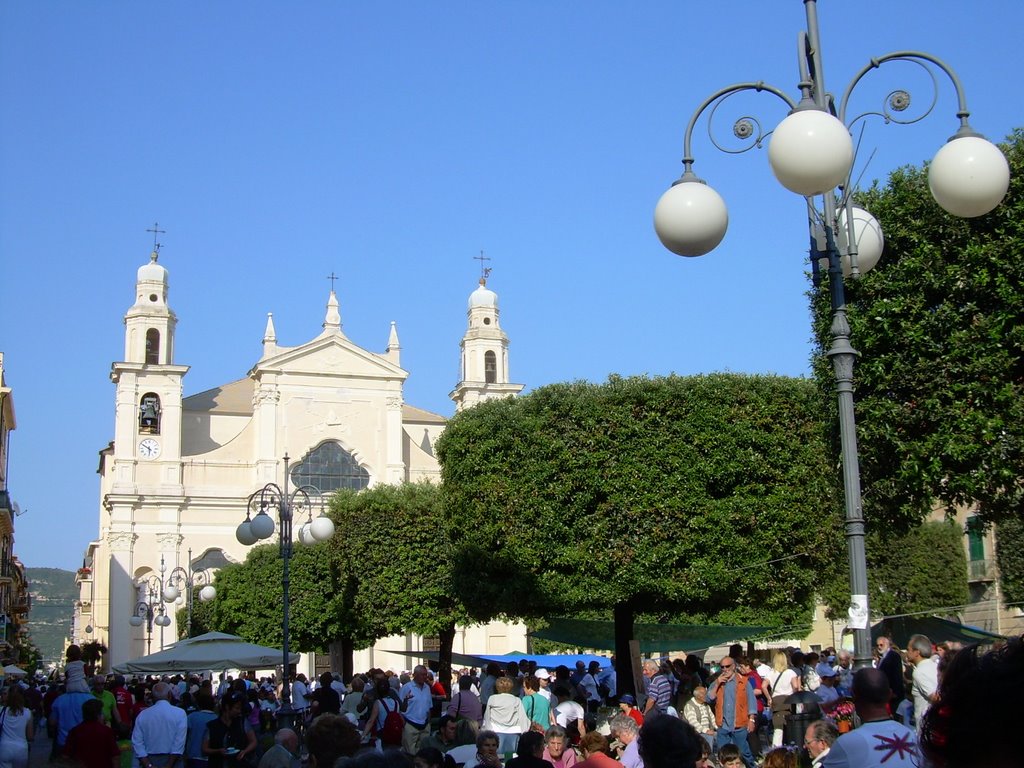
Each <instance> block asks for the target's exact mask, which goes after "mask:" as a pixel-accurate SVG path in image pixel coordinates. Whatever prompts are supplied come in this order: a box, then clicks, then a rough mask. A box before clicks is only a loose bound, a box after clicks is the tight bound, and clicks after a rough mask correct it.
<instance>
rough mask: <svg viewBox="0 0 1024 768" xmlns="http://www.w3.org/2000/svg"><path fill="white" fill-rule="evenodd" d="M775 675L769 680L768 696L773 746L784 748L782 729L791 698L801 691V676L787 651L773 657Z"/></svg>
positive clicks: (777, 652)
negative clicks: (770, 708) (791, 662)
mask: <svg viewBox="0 0 1024 768" xmlns="http://www.w3.org/2000/svg"><path fill="white" fill-rule="evenodd" d="M772 670H773V674H772V675H771V678H770V679H769V680H768V683H769V685H768V695H769V696H770V697H771V702H772V728H773V731H772V746H775V747H781V746H782V729H783V727H784V726H785V725H786V713H787V712H788V711H789V697H790V696H792V695H793V694H794V693H796V692H797V691H799V690H800V675H799V673H797V671H796V670H795V669H793V667H792V666H791V665H790V663H789V656H787V655H786V652H785V651H776V652H775V655H774V656H773V657H772Z"/></svg>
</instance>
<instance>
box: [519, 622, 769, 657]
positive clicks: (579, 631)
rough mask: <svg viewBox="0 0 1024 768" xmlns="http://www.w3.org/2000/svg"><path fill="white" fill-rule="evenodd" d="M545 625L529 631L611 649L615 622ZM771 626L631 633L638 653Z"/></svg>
mask: <svg viewBox="0 0 1024 768" xmlns="http://www.w3.org/2000/svg"><path fill="white" fill-rule="evenodd" d="M547 621H548V626H546V627H545V628H544V629H537V630H534V631H533V632H531V633H530V634H531V635H533V636H534V637H540V638H543V639H544V640H551V641H553V642H556V643H563V644H565V645H569V646H572V647H575V648H596V649H598V650H608V651H614V650H615V624H614V623H613V622H611V621H592V620H588V619H548V620H547ZM772 631H773V629H772V628H771V627H754V626H733V625H727V624H636V625H634V627H633V636H634V637H635V638H636V640H637V641H638V642H639V643H640V652H641V653H655V652H658V651H698V650H703V649H705V648H711V647H712V646H715V645H723V644H725V643H735V642H739V641H740V640H746V639H752V638H755V637H758V636H761V635H765V634H767V633H769V632H772Z"/></svg>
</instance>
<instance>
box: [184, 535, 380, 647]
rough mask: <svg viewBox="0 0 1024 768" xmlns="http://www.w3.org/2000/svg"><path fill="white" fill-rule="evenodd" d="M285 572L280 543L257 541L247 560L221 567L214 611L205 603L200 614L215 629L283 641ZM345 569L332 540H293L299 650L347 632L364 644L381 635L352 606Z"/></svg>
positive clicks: (294, 630)
mask: <svg viewBox="0 0 1024 768" xmlns="http://www.w3.org/2000/svg"><path fill="white" fill-rule="evenodd" d="M282 572H283V563H282V560H281V556H280V554H279V552H278V545H277V544H267V545H262V546H257V547H253V548H252V549H250V550H249V554H248V555H247V556H246V559H245V562H244V563H236V564H231V565H228V566H226V567H224V568H223V569H221V570H220V572H218V573H217V577H216V580H215V582H214V586H216V588H217V599H216V600H214V601H213V602H212V603H209V604H208V605H209V606H210V607H211V609H212V610H210V611H209V612H207V611H206V609H205V606H204V608H202V609H200V612H199V614H198V617H199V620H200V621H201V622H203V623H205V624H206V626H207V627H209V628H211V629H216V630H218V631H221V632H230V633H232V634H236V635H238V636H240V637H242V638H244V639H246V640H248V641H250V642H254V643H260V644H263V645H281V644H282V643H283V640H284V638H283V632H282V619H283V611H282V610H281V607H282V605H283V602H284V600H283V592H282V585H281V575H282ZM344 573H345V569H344V568H342V567H341V564H339V563H338V562H336V561H334V560H333V559H332V557H331V550H330V549H329V544H328V543H327V542H321V543H318V544H315V545H313V546H309V547H306V546H300V545H298V544H296V545H295V546H294V548H293V551H292V559H291V561H290V567H289V581H290V584H289V598H290V599H289V634H290V645H291V647H292V648H293V649H294V650H295V651H306V652H313V651H320V652H323V651H326V650H327V648H328V647H329V645H330V644H331V643H332V642H333V641H335V640H340V639H342V638H348V639H351V640H352V641H353V642H354V643H355V644H356V647H360V648H362V647H366V646H368V645H370V644H371V643H372V642H373V641H374V640H376V639H377V637H378V636H379V635H375V634H374V633H373V631H372V628H370V627H369V626H368V625H367V623H365V622H362V621H359V620H358V616H357V615H356V614H353V613H352V612H351V610H349V608H348V606H349V603H350V600H351V592H350V589H349V585H348V584H347V583H346V581H345V578H344ZM197 602H198V601H197ZM195 608H196V606H195V605H194V606H193V625H195V623H196V619H197V614H196V610H195ZM193 629H194V630H195V626H194V627H193Z"/></svg>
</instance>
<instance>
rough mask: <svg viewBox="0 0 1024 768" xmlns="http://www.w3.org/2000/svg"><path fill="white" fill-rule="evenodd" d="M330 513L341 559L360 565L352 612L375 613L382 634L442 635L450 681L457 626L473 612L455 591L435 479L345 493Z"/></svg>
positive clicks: (444, 670)
mask: <svg viewBox="0 0 1024 768" xmlns="http://www.w3.org/2000/svg"><path fill="white" fill-rule="evenodd" d="M330 514H331V517H332V518H333V519H334V521H335V525H336V526H337V528H338V531H339V532H340V533H339V535H337V536H335V538H334V540H333V541H332V542H331V544H330V546H331V547H332V550H333V552H334V558H333V559H335V560H336V561H340V562H347V563H353V564H354V565H355V568H354V571H355V572H356V573H357V574H358V575H357V577H356V578H355V579H354V592H353V604H352V611H353V612H354V613H356V614H358V615H360V616H362V617H364V618H372V620H373V621H374V623H375V624H376V628H377V631H378V632H379V634H380V635H381V636H385V635H390V634H404V633H407V632H413V633H416V634H420V635H425V636H428V637H436V638H437V639H438V643H439V649H440V651H439V652H440V664H439V674H438V679H439V680H440V681H441V682H442V684H444V685H446V686H447V685H448V683H449V681H450V680H451V654H452V642H453V640H454V638H455V626H456V624H465V623H467V622H468V621H470V616H469V614H468V613H467V611H466V608H465V606H464V605H463V604H462V601H461V600H460V599H459V597H458V595H457V594H456V592H455V589H454V583H453V577H452V564H453V554H454V549H453V546H452V542H451V538H450V536H449V535H448V530H447V529H448V525H447V519H446V517H445V515H444V513H443V509H442V506H441V495H440V489H439V488H438V486H437V485H435V484H433V483H428V482H420V483H403V484H401V485H386V484H380V485H375V486H373V487H372V488H368V489H366V490H363V491H360V492H358V493H356V492H354V491H339V492H338V493H336V494H335V495H334V496H333V498H332V499H331V511H330Z"/></svg>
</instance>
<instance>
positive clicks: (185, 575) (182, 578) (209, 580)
mask: <svg viewBox="0 0 1024 768" xmlns="http://www.w3.org/2000/svg"><path fill="white" fill-rule="evenodd" d="M160 564H161V566H162V565H163V555H161V556H160ZM195 587H202V589H200V590H199V599H200V600H201V601H203V602H204V603H208V602H209V601H211V600H213V599H214V598H215V597H217V590H216V589H215V588H214V586H213V576H212V575H211V574H210V572H209V571H207V570H206V569H199V570H194V569H193V568H192V549H191V548H189V550H188V567H187V568H184V567H182V566H180V565H179V566H176V567H174V568H172V569H171V572H170V573H169V574H167V582H166V586H165V587H164V591H163V598H164V602H165V603H173V602H175V601H176V600H177V599H178V598H179V597H180V596H181V593H182V592H184V593H185V607H186V610H187V616H188V619H187V621H186V624H185V637H192V591H193V589H194V588H195Z"/></svg>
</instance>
